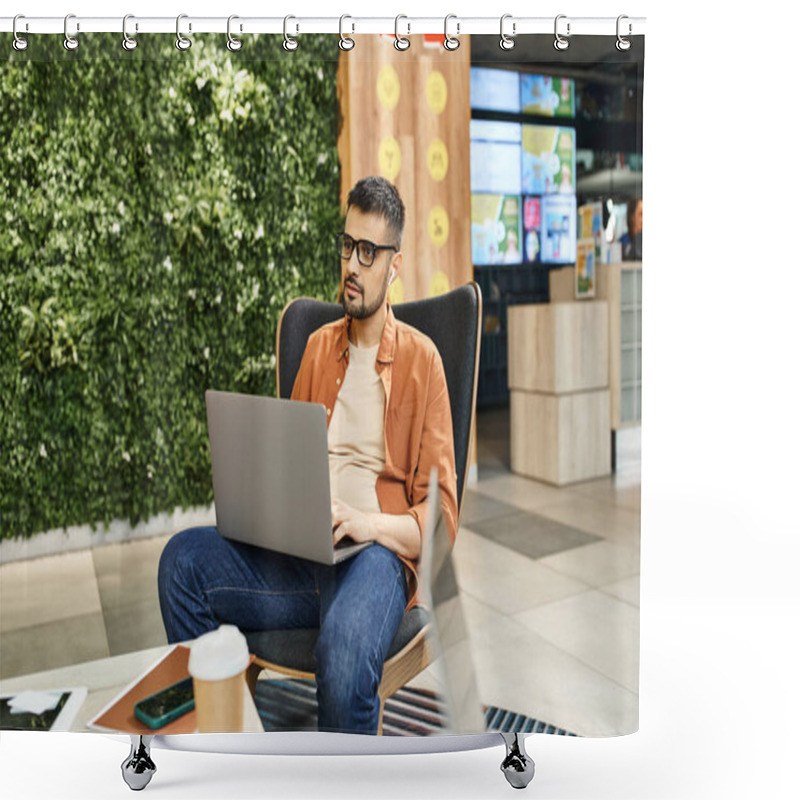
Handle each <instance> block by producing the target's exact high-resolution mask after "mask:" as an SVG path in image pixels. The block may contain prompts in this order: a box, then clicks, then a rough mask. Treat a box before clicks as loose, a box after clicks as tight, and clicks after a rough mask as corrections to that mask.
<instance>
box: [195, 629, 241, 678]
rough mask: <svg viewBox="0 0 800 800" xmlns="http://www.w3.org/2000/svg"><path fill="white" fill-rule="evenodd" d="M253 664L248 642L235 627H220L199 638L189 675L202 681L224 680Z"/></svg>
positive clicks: (196, 642)
mask: <svg viewBox="0 0 800 800" xmlns="http://www.w3.org/2000/svg"><path fill="white" fill-rule="evenodd" d="M249 663H250V651H249V649H248V647H247V639H245V638H244V634H243V633H242V632H241V631H240V630H239V629H238V628H237V627H236V626H235V625H220V626H219V628H217V630H215V631H210V632H209V633H205V634H203V635H202V636H200V637H199V638H198V639H196V640H195V642H194V643H193V644H192V649H191V652H190V654H189V674H190V675H191V676H192V677H193V678H198V679H199V680H201V681H223V680H225V679H227V678H232V677H233V676H234V675H238V674H239V673H240V672H243V671H244V670H245V669H246V668H247V665H248V664H249Z"/></svg>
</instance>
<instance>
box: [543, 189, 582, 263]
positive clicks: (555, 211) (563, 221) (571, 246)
mask: <svg viewBox="0 0 800 800" xmlns="http://www.w3.org/2000/svg"><path fill="white" fill-rule="evenodd" d="M541 213H542V230H541V246H542V262H543V263H545V264H573V263H574V262H575V258H576V255H577V198H576V197H575V195H574V194H573V195H567V194H550V195H545V196H544V197H542V206H541Z"/></svg>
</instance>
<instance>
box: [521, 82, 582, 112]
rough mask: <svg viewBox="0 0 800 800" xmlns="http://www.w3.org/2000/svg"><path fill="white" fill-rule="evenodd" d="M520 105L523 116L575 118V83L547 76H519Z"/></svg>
mask: <svg viewBox="0 0 800 800" xmlns="http://www.w3.org/2000/svg"><path fill="white" fill-rule="evenodd" d="M520 95H521V98H520V105H521V107H522V113H523V114H538V115H540V116H543V117H564V118H571V117H574V116H575V81H573V80H572V78H552V77H550V76H549V75H526V74H524V73H523V74H522V75H520Z"/></svg>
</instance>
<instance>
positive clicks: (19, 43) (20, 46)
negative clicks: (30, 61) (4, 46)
mask: <svg viewBox="0 0 800 800" xmlns="http://www.w3.org/2000/svg"><path fill="white" fill-rule="evenodd" d="M18 19H25V15H24V14H17V16H16V17H14V23H13V25H12V26H11V30H12V32H13V34H14V41H13V43H12V44H13V46H14V49H15V50H27V49H28V40H27V39H23V38H22V36H20V35H19V34H18V33H17V20H18ZM27 29H28V23H27V22H26V23H25V30H27Z"/></svg>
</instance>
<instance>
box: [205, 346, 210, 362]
mask: <svg viewBox="0 0 800 800" xmlns="http://www.w3.org/2000/svg"><path fill="white" fill-rule="evenodd" d="M203 355H204V356H205V357H206V360H208V359H209V358H210V357H211V349H210V348H209V347H206V348H204V349H203Z"/></svg>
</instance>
